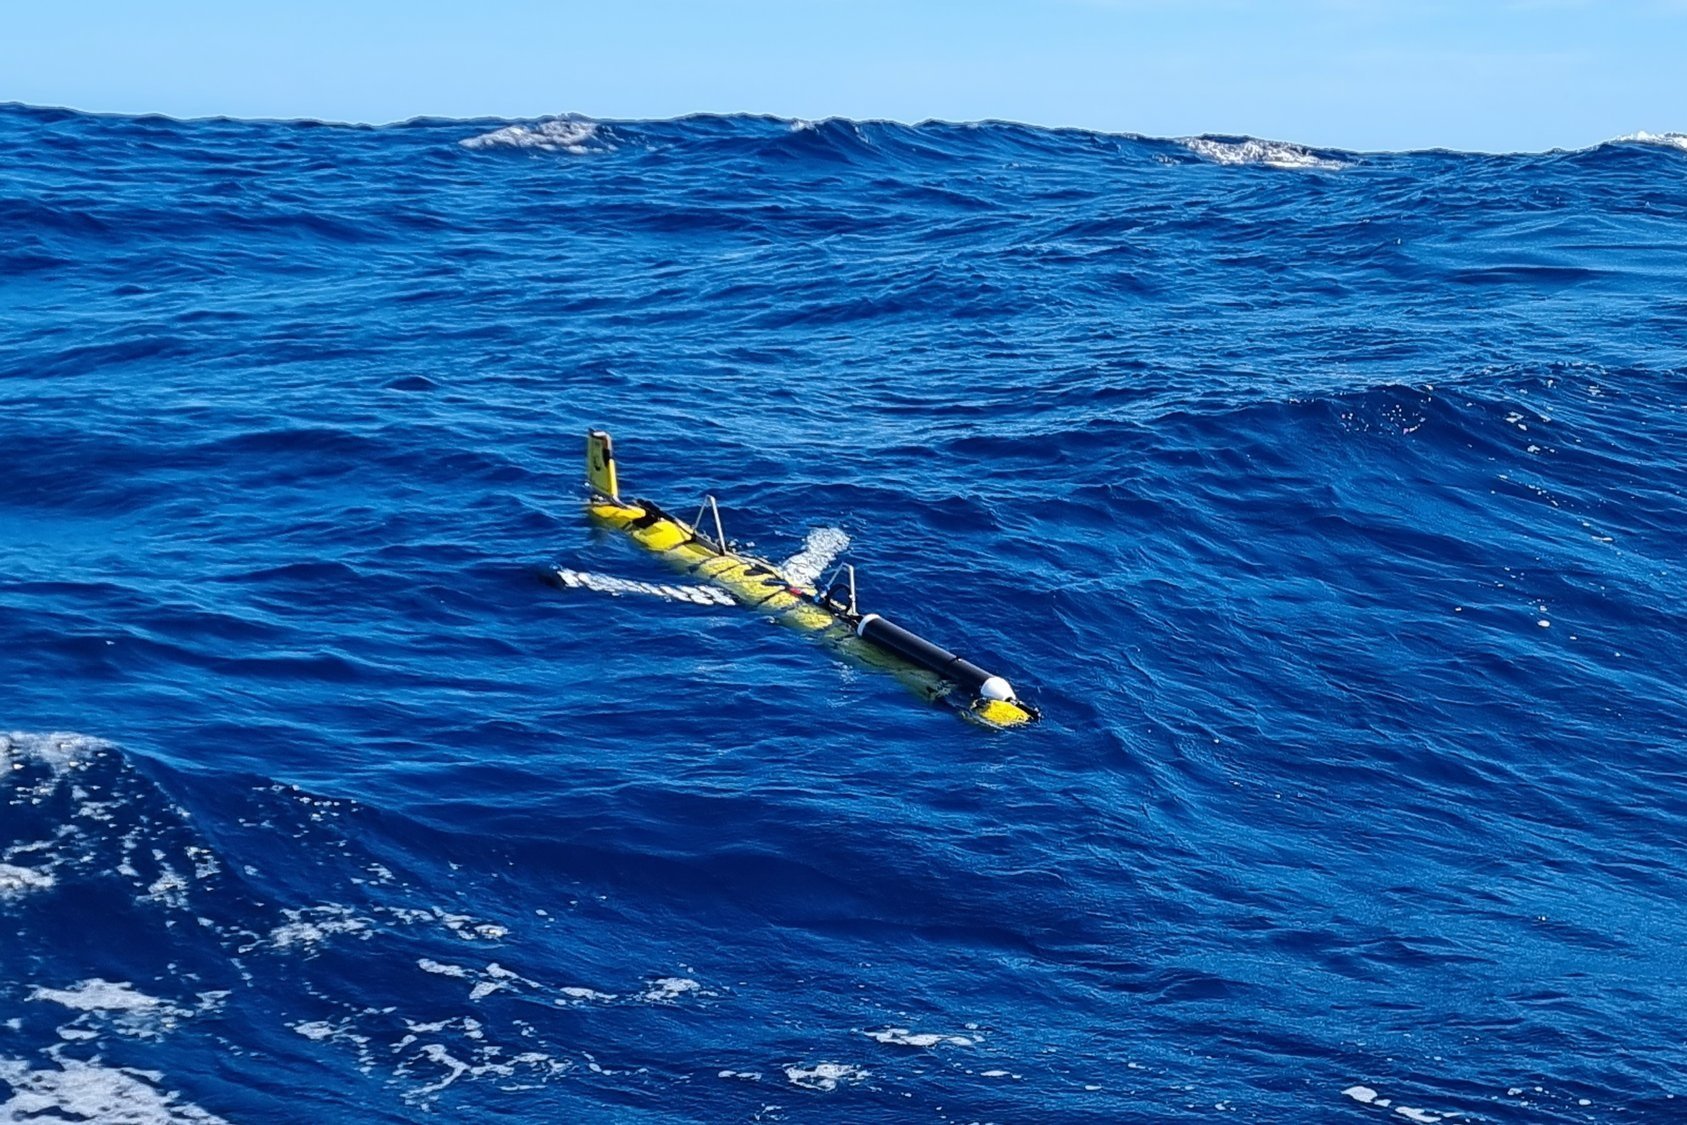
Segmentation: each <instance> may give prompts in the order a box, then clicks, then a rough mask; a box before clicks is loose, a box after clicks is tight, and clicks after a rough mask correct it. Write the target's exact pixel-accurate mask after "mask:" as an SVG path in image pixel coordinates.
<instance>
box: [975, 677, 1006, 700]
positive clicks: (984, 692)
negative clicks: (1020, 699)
mask: <svg viewBox="0 0 1687 1125" xmlns="http://www.w3.org/2000/svg"><path fill="white" fill-rule="evenodd" d="M978 698H980V699H994V700H996V701H997V702H999V703H1010V702H1012V700H1013V685H1012V684H1010V683H1008V682H1007V681H1006V680H1004V679H1002V678H1001V677H1000V676H991V677H990V678H989V679H988V680H985V681H984V682H983V683H981V684H979V685H978Z"/></svg>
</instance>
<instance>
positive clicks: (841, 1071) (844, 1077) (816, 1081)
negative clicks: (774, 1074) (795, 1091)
mask: <svg viewBox="0 0 1687 1125" xmlns="http://www.w3.org/2000/svg"><path fill="white" fill-rule="evenodd" d="M869 1074H870V1072H869V1071H865V1070H862V1069H861V1068H860V1067H858V1066H850V1065H849V1064H847V1063H832V1062H823V1063H816V1064H815V1065H813V1066H809V1067H802V1066H788V1067H786V1068H785V1077H786V1078H787V1079H788V1080H789V1081H790V1083H791V1085H793V1086H801V1087H802V1088H803V1089H805V1090H836V1089H837V1088H838V1086H839V1085H840V1084H842V1083H845V1082H860V1081H862V1080H863V1079H865V1078H867V1077H868V1076H869Z"/></svg>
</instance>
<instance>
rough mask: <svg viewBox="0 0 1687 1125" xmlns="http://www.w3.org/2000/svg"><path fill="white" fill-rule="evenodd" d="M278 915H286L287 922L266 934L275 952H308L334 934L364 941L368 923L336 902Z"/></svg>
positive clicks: (285, 911)
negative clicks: (303, 950)
mask: <svg viewBox="0 0 1687 1125" xmlns="http://www.w3.org/2000/svg"><path fill="white" fill-rule="evenodd" d="M281 913H282V914H284V915H286V917H287V921H286V922H285V923H283V924H282V925H279V926H277V927H275V929H273V930H271V931H270V934H269V940H270V944H271V945H273V946H275V948H277V949H291V948H293V947H295V946H298V947H301V948H304V949H306V950H311V949H314V947H316V946H318V945H320V944H322V943H323V942H325V941H327V940H328V938H329V937H331V936H333V935H334V934H356V935H358V937H359V938H367V937H368V936H369V932H368V931H369V927H370V925H371V924H372V923H371V921H370V920H369V919H368V918H360V917H358V916H357V915H355V914H354V913H353V912H352V909H351V907H349V906H341V905H339V904H338V903H328V904H326V905H323V906H310V907H305V908H303V909H299V910H283V911H282V912H281Z"/></svg>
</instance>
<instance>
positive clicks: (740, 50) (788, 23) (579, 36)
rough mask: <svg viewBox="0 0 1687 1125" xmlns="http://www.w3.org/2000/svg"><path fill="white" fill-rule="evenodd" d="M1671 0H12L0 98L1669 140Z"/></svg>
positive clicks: (1427, 139) (350, 113) (107, 107)
mask: <svg viewBox="0 0 1687 1125" xmlns="http://www.w3.org/2000/svg"><path fill="white" fill-rule="evenodd" d="M1683 48H1687V0H1604V2H1595V0H1467V2H1464V3H1452V2H1441V0H1417V2H1408V0H1279V2H1275V3H1270V2H1254V3H1249V2H1243V0H1044V2H1041V3H1028V2H1006V0H978V2H975V3H950V2H932V3H924V4H921V3H884V2H880V0H851V2H847V3H846V2H842V0H807V2H803V0H791V2H789V3H781V4H776V3H768V2H765V0H695V2H689V3H681V2H669V0H648V2H639V0H628V2H624V3H616V4H604V3H592V4H584V3H539V2H536V0H535V2H519V0H486V2H483V3H478V4H471V3H463V2H460V0H459V2H454V3H440V2H436V0H409V2H406V3H399V2H395V0H365V2H361V3H359V2H356V0H342V2H340V3H327V2H324V0H294V2H291V3H287V4H277V5H247V4H239V3H234V2H230V0H222V2H217V3H210V2H205V0H152V2H150V3H135V2H133V0H129V2H122V3H119V2H106V0H100V2H93V3H79V4H63V5H49V4H27V5H21V4H20V5H12V6H9V7H8V11H7V14H6V28H5V31H4V33H3V34H0V101H21V102H27V103H31V104H37V105H68V106H73V107H76V108H79V109H88V110H100V111H111V112H124V113H140V112H159V113H169V114H173V115H176V116H204V115H211V114H229V115H233V116H240V117H315V118H322V119H327V120H349V121H372V122H381V121H392V120H399V119H404V118H408V117H415V116H419V115H439V116H452V117H471V116H498V117H534V116H539V115H542V114H548V113H562V112H569V111H574V112H580V113H586V114H590V115H592V116H597V117H633V118H638V117H670V116H675V115H679V114H684V113H690V112H697V111H714V112H734V111H749V112H758V113H771V114H777V115H779V116H784V117H807V118H814V117H825V116H831V115H842V116H848V117H863V118H865V117H884V118H891V119H895V120H901V121H918V120H923V119H925V118H930V117H938V118H946V119H950V120H972V119H977V118H986V117H995V118H1006V119H1009V120H1015V121H1026V122H1031V123H1034V124H1041V125H1071V126H1080V127H1086V128H1093V129H1103V130H1109V131H1117V132H1134V133H1144V134H1148V135H1152V136H1186V135H1190V134H1196V133H1206V132H1216V133H1247V134H1252V135H1254V136H1261V137H1269V138H1274V139H1280V140H1291V141H1301V142H1305V143H1309V144H1315V145H1329V146H1335V147H1343V148H1356V149H1399V148H1426V147H1448V148H1461V149H1480V150H1488V151H1511V150H1521V149H1545V148H1552V147H1567V148H1574V147H1581V146H1584V145H1588V144H1592V143H1595V142H1597V141H1601V140H1606V139H1609V138H1611V137H1614V136H1619V135H1622V134H1625V133H1631V132H1635V131H1639V130H1645V131H1648V132H1668V131H1687V77H1684V75H1687V62H1684V60H1683V57H1682V55H1683Z"/></svg>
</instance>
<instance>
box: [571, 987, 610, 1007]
mask: <svg viewBox="0 0 1687 1125" xmlns="http://www.w3.org/2000/svg"><path fill="white" fill-rule="evenodd" d="M557 991H558V992H560V993H562V995H563V996H564V997H565V999H562V1000H558V1001H557V1003H558V1004H570V1003H573V1004H588V1003H589V1004H607V1003H609V1002H610V1001H611V1000H613V999H615V995H614V994H613V993H610V992H599V991H597V989H595V988H580V987H579V986H577V985H568V986H566V987H563V988H559V989H557Z"/></svg>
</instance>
